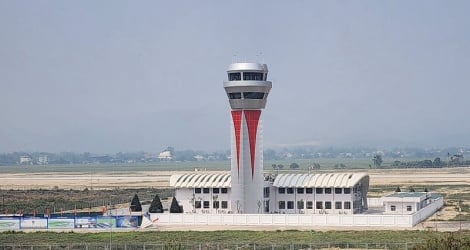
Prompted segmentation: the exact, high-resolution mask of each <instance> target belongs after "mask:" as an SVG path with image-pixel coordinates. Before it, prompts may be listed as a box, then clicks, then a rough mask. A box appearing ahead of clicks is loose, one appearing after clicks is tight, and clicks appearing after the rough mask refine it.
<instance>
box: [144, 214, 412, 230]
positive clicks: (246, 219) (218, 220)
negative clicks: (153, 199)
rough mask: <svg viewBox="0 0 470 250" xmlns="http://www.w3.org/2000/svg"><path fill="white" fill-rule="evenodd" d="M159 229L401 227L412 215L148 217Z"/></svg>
mask: <svg viewBox="0 0 470 250" xmlns="http://www.w3.org/2000/svg"><path fill="white" fill-rule="evenodd" d="M150 217H151V220H152V221H154V220H155V219H157V218H158V220H157V222H156V224H157V226H158V225H239V226H240V225H260V226H283V225H285V226H336V227H350V226H358V227H361V226H362V227H371V226H375V227H401V228H408V227H412V226H413V225H414V224H413V223H414V221H413V219H414V217H413V216H412V215H362V214H360V215H335V214H331V215H330V214H327V215H319V214H312V215H304V214H170V213H164V214H151V216H150Z"/></svg>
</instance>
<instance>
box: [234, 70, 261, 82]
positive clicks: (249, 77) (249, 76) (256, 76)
mask: <svg viewBox="0 0 470 250" xmlns="http://www.w3.org/2000/svg"><path fill="white" fill-rule="evenodd" d="M242 73H243V80H244V81H263V80H264V79H265V77H264V74H263V73H260V72H236V73H228V80H229V81H241V80H242Z"/></svg>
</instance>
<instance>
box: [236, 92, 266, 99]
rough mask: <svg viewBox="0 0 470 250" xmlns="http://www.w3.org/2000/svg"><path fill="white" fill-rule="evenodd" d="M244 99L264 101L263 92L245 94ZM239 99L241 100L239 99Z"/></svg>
mask: <svg viewBox="0 0 470 250" xmlns="http://www.w3.org/2000/svg"><path fill="white" fill-rule="evenodd" d="M243 98H244V99H263V98H264V93H263V92H243ZM238 99H239V98H238Z"/></svg>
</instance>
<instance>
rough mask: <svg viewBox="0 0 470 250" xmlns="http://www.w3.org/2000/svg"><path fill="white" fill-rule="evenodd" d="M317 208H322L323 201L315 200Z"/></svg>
mask: <svg viewBox="0 0 470 250" xmlns="http://www.w3.org/2000/svg"><path fill="white" fill-rule="evenodd" d="M317 209H323V202H321V201H317Z"/></svg>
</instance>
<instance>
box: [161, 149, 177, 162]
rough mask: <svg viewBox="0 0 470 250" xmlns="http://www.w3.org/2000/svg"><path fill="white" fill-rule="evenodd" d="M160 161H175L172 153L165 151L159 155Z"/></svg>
mask: <svg viewBox="0 0 470 250" xmlns="http://www.w3.org/2000/svg"><path fill="white" fill-rule="evenodd" d="M158 159H160V160H162V161H170V160H172V159H173V155H172V154H171V151H169V150H165V151H163V152H161V153H160V154H158Z"/></svg>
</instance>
